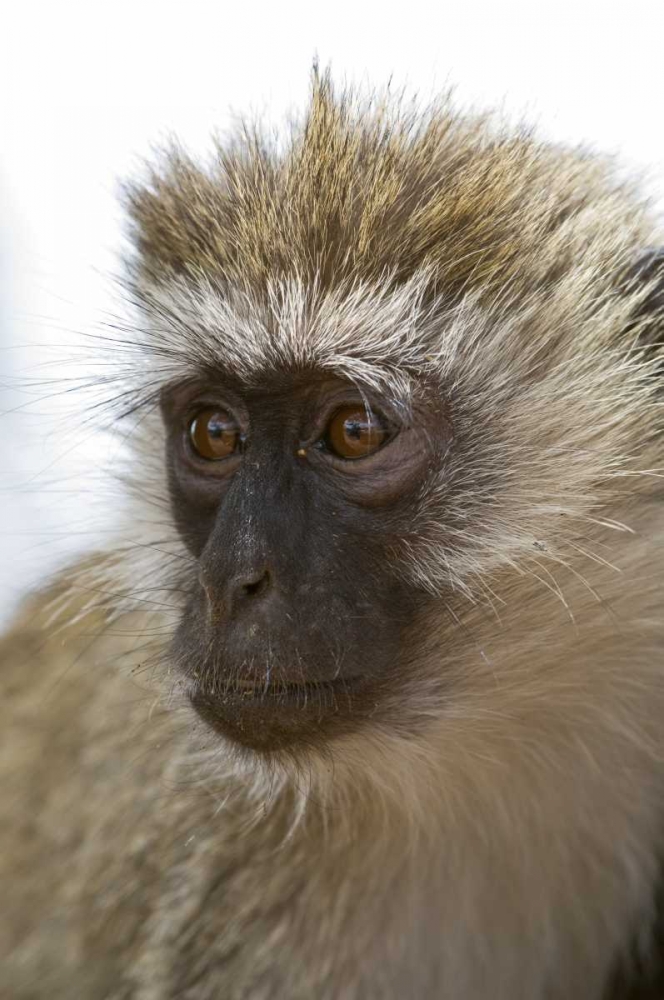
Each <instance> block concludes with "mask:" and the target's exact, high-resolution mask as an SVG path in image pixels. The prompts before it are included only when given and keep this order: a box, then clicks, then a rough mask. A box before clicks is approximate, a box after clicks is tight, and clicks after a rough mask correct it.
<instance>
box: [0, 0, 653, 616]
mask: <svg viewBox="0 0 664 1000" xmlns="http://www.w3.org/2000/svg"><path fill="white" fill-rule="evenodd" d="M663 46H664V2H662V0H637V2H630V3H625V2H621V3H612V2H611V0H604V2H603V3H595V2H584V0H578V2H576V3H564V2H560V3H550V2H546V3H537V2H535V0H531V2H530V3H528V4H520V3H515V2H500V0H486V2H465V3H456V2H455V3H445V2H438V3H424V2H422V0H408V2H403V0H402V2H400V3H394V4H390V3H389V2H388V0H383V2H380V3H378V2H370V3H362V2H360V0H355V2H353V3H349V2H347V0H343V2H337V3H321V4H318V3H314V2H311V3H307V4H296V3H293V2H288V0H286V2H281V3H280V2H273V3H269V4H268V3H262V2H261V3H245V4H244V5H243V4H242V3H241V2H239V0H233V2H231V3H226V2H215V3H196V2H191V0H189V2H186V0H180V2H178V3H169V2H161V3H156V2H155V3H141V2H139V0H136V2H133V3H126V2H113V3H111V2H101V0H96V2H90V0H86V2H85V3H66V2H59V0H50V2H48V3H29V2H25V0H21V2H17V0H13V2H11V3H7V0H5V3H4V4H3V13H2V41H1V42H0V515H1V516H0V619H2V618H3V616H4V617H5V618H6V617H7V616H8V614H9V612H10V610H11V608H12V606H13V605H14V604H15V602H16V600H17V598H18V597H19V595H20V594H21V593H22V592H23V591H24V590H25V588H26V587H28V586H33V585H34V584H35V583H39V582H43V581H44V580H45V579H46V578H47V576H48V573H49V572H51V570H52V568H53V566H54V565H57V563H58V562H59V561H62V559H64V558H66V557H68V555H69V554H70V553H71V552H73V551H76V550H81V549H85V548H86V547H87V546H89V545H90V544H92V540H93V539H94V537H95V532H96V531H97V530H98V529H99V527H100V526H101V525H103V524H106V523H108V522H109V521H111V520H112V519H113V517H114V516H115V511H116V508H117V503H116V502H114V500H113V497H112V491H111V493H110V495H109V492H108V490H107V491H106V493H105V496H106V498H107V500H109V501H110V502H107V503H106V504H105V505H104V504H102V505H101V506H99V507H95V506H94V505H93V504H92V501H91V498H92V497H93V496H94V495H95V493H96V492H97V491H98V488H97V482H98V480H99V479H100V477H103V475H104V472H105V470H106V468H107V467H108V466H109V464H110V465H112V464H113V461H114V455H113V453H112V450H110V451H109V448H108V445H107V443H106V442H105V441H103V440H101V439H97V438H96V436H95V435H94V433H92V434H91V433H90V428H89V427H85V428H83V426H82V425H81V424H80V422H79V420H78V418H76V417H75V416H74V412H75V409H76V408H75V407H74V406H72V402H71V400H70V399H69V398H68V397H67V396H64V397H62V396H54V395H53V392H54V388H53V387H52V386H51V385H50V384H49V380H51V379H52V378H54V377H55V376H57V377H58V378H62V377H65V378H66V377H67V376H68V375H72V374H74V373H75V369H74V367H73V363H72V361H71V360H70V359H71V358H72V356H73V352H74V349H75V345H76V343H77V341H78V340H80V336H81V334H82V333H83V332H84V331H86V330H94V329H97V328H98V327H99V324H100V322H101V321H103V319H104V316H105V315H106V314H107V313H108V312H109V311H111V312H112V311H113V310H114V308H115V305H114V302H113V293H112V286H111V283H110V282H109V281H108V279H107V277H106V275H108V274H109V273H110V272H113V271H114V270H116V269H117V267H116V255H117V253H118V250H119V248H120V246H121V215H120V212H119V210H118V207H117V201H116V191H117V187H116V185H117V180H118V178H122V177H125V176H127V175H128V174H130V173H131V172H132V170H135V169H136V167H137V165H138V164H139V162H140V159H141V157H143V156H145V155H146V154H148V153H149V150H150V147H151V145H152V144H154V143H155V142H157V143H158V142H159V140H160V139H163V138H164V136H165V135H166V134H168V133H169V132H171V131H173V132H175V133H177V134H179V135H180V136H181V137H182V139H183V140H184V141H185V143H187V144H188V145H190V146H191V147H193V148H194V149H197V150H201V151H204V150H205V149H206V148H207V137H208V135H209V133H210V132H211V130H212V129H213V128H214V127H217V128H219V127H220V128H222V129H223V128H224V127H226V126H228V124H229V123H230V121H231V113H232V112H246V111H250V112H254V113H258V114H261V115H264V116H266V117H268V118H271V119H273V120H275V121H278V120H279V119H280V118H281V117H282V116H284V115H285V114H286V113H288V112H292V111H294V110H297V109H298V108H301V107H302V105H303V103H304V101H305V99H306V94H307V88H308V74H309V70H310V66H311V63H312V61H313V58H314V56H315V55H317V56H318V58H319V60H320V62H321V64H323V65H326V64H328V63H330V64H331V66H332V70H333V74H334V76H335V77H336V78H337V79H338V80H343V79H349V80H355V81H358V82H361V83H364V84H365V85H371V84H373V85H378V86H380V85H382V84H384V83H385V82H386V81H387V79H388V77H390V76H391V77H392V79H393V80H394V81H395V83H396V84H398V85H401V84H406V85H407V86H408V87H409V88H410V89H412V90H417V91H419V92H420V93H421V94H422V96H423V98H424V99H426V98H428V97H430V96H431V95H432V94H433V93H434V92H435V91H436V90H437V89H441V88H443V87H446V86H447V85H448V84H449V83H454V84H455V85H456V87H457V94H458V100H459V102H460V103H462V104H464V105H474V106H479V107H486V106H496V105H500V106H502V107H503V108H504V109H505V110H506V111H508V112H509V113H515V114H518V115H524V116H525V117H526V118H528V119H529V120H531V121H536V122H537V123H538V124H539V127H540V130H541V131H542V132H543V133H544V134H547V135H550V136H552V137H555V138H557V139H565V140H569V141H572V142H579V141H586V142H590V143H591V144H592V145H594V146H597V147H599V148H602V149H605V150H608V151H610V152H615V153H617V154H619V156H620V158H621V160H622V161H623V162H624V163H625V164H626V165H627V166H628V168H629V169H631V170H638V171H642V170H643V169H644V168H645V169H646V171H647V173H646V174H645V176H644V184H645V186H646V188H647V190H649V191H650V192H651V193H652V194H653V196H654V197H655V198H657V199H659V202H660V204H662V203H664V83H663V76H664V60H663V59H662V52H663ZM55 360H58V364H57V365H54V361H55ZM44 397H45V398H44Z"/></svg>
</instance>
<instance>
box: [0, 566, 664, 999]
mask: <svg viewBox="0 0 664 1000" xmlns="http://www.w3.org/2000/svg"><path fill="white" fill-rule="evenodd" d="M614 551H615V549H614ZM606 572H607V575H608V571H606ZM626 579H629V573H627V574H626ZM652 583H653V589H652V592H651V599H652V601H653V614H654V612H655V609H656V607H657V600H658V598H657V588H656V581H652ZM579 586H582V585H581V584H579ZM615 588H616V592H615V594H611V596H610V598H607V601H606V605H602V606H600V605H597V607H596V608H593V609H592V619H593V620H592V621H587V622H586V627H587V628H588V629H589V635H588V636H584V629H583V628H579V627H578V626H575V625H574V624H573V623H572V622H570V621H569V620H568V621H567V622H565V619H564V615H563V613H562V612H561V614H560V615H558V616H556V618H555V620H553V621H549V622H548V623H544V621H543V624H542V635H541V636H538V637H537V638H536V640H535V641H533V639H532V637H530V638H529V639H528V641H527V643H526V644H525V646H524V649H523V650H522V651H521V654H520V661H519V662H510V646H511V644H512V643H513V639H514V630H515V628H518V622H519V619H520V617H521V615H522V614H523V603H522V601H523V600H526V601H527V600H528V595H527V594H518V593H515V594H514V601H515V607H513V608H504V609H503V610H504V612H505V619H504V624H505V628H506V630H507V635H508V636H509V641H508V642H507V643H505V646H506V648H505V649H504V650H501V648H500V647H501V645H502V644H501V642H500V641H498V642H497V643H496V644H495V646H494V648H493V649H492V650H491V653H489V652H488V651H487V655H488V656H489V655H490V656H491V668H489V667H487V674H488V675H489V674H490V672H491V671H495V672H496V676H495V678H494V683H495V687H496V691H495V703H494V706H493V710H492V713H491V714H489V715H487V716H486V717H484V718H482V717H481V716H478V717H476V718H474V719H473V723H472V726H469V719H470V718H471V717H472V713H471V711H470V709H468V711H467V713H466V714H465V718H464V717H462V718H461V719H458V718H457V719H454V718H451V719H449V720H448V721H447V723H446V731H445V732H441V733H439V734H438V742H439V746H438V747H437V748H436V749H437V753H435V752H434V748H433V747H432V745H431V741H430V737H429V738H428V739H427V740H426V741H424V740H423V741H422V743H421V744H419V743H417V742H416V744H415V746H411V747H410V748H409V750H410V753H411V754H413V757H414V761H413V765H414V773H415V775H416V777H415V778H414V779H413V777H412V775H413V770H412V769H411V768H408V767H406V766H405V765H404V762H403V759H400V757H399V755H398V753H397V751H398V750H400V751H401V752H402V753H403V748H399V747H398V743H397V744H396V745H395V746H394V747H392V746H390V743H389V741H386V743H385V745H378V746H377V747H373V748H372V747H367V745H366V744H364V745H363V744H362V743H359V742H357V743H356V744H354V741H353V739H352V738H350V739H349V741H348V745H347V746H344V747H341V748H340V749H339V750H338V754H337V758H336V760H335V761H334V762H332V761H330V762H326V763H325V764H323V765H322V766H321V768H320V773H318V774H313V773H309V774H307V773H306V772H304V771H303V772H302V773H301V774H300V775H299V776H298V777H297V778H295V779H294V780H293V781H292V782H285V781H284V780H283V779H282V780H280V779H279V777H278V775H266V776H265V777H264V778H263V779H262V780H261V781H260V782H259V781H258V780H257V779H256V778H255V776H254V777H251V776H245V778H244V780H243V779H242V777H240V776H238V775H237V774H226V773H224V772H225V764H224V761H223V760H219V759H218V757H219V755H218V753H217V752H216V748H215V747H211V746H210V745H209V743H208V742H207V741H206V740H204V739H202V738H201V739H202V743H201V747H200V748H197V751H196V754H193V755H192V752H191V748H190V746H189V743H190V737H191V734H190V729H189V726H188V725H187V724H186V723H187V720H183V718H182V717H181V716H179V715H178V712H163V711H160V712H155V713H151V711H150V710H151V708H152V700H151V698H150V697H149V696H148V695H147V694H146V692H145V690H141V688H140V687H139V686H137V684H136V682H135V681H132V680H130V679H128V678H127V677H125V676H124V675H123V672H122V671H121V670H120V671H118V672H115V673H114V672H107V671H105V670H102V671H100V670H99V665H100V663H101V664H103V663H104V662H105V660H106V659H107V658H108V657H109V656H111V657H112V658H113V659H114V661H115V660H116V659H117V657H118V656H119V655H121V656H124V657H125V658H126V659H127V662H131V659H132V658H131V653H130V650H131V646H132V644H133V643H134V642H135V638H134V637H135V635H136V634H137V633H138V632H139V631H140V629H141V627H142V624H143V623H142V622H141V621H140V620H138V621H132V622H131V625H130V627H128V629H127V631H128V632H129V635H130V637H131V638H125V639H119V638H117V637H115V636H114V637H112V638H111V637H107V638H105V639H102V640H101V642H100V641H98V642H97V643H95V646H94V649H95V652H94V654H89V653H87V654H86V653H85V648H86V647H87V646H88V645H89V643H90V635H91V634H93V635H94V634H96V631H97V630H98V628H99V622H98V621H94V620H93V621H89V620H86V619H83V620H82V621H81V622H80V623H79V624H78V625H77V626H68V627H66V628H65V630H64V631H63V632H62V633H58V636H57V638H56V639H54V640H53V641H52V642H51V643H48V644H46V645H44V643H43V638H42V633H41V631H40V629H39V621H36V622H35V619H34V617H33V616H32V615H31V616H30V622H31V624H30V625H27V623H26V624H25V625H24V626H19V632H18V635H17V636H16V637H12V636H10V637H8V638H7V639H6V640H5V644H4V647H3V649H2V655H3V665H4V667H3V677H4V679H5V680H6V681H7V682H8V690H9V703H10V704H11V706H12V715H13V717H14V723H15V726H16V730H17V733H16V735H15V737H14V739H13V740H12V733H11V730H10V732H9V733H6V738H7V740H8V743H9V746H16V747H19V748H20V749H19V752H20V753H21V754H22V755H24V757H23V759H19V762H18V763H17V758H16V750H14V751H13V754H11V753H10V755H9V757H7V756H5V755H3V762H4V763H5V764H6V770H7V772H8V777H7V776H5V777H4V778H3V788H9V793H8V794H9V801H10V803H11V806H12V808H11V810H10V811H9V813H8V815H7V816H6V819H5V825H6V824H7V823H9V824H10V826H11V827H12V830H13V835H14V836H15V840H13V837H12V838H4V837H3V842H4V844H5V853H4V855H3V858H4V861H5V863H6V866H7V871H6V872H5V873H3V884H4V885H5V886H6V887H7V888H9V889H10V894H9V898H10V899H11V900H12V902H11V903H10V906H9V910H8V911H6V917H8V918H9V919H8V921H7V932H8V933H9V936H10V938H14V942H13V943H14V944H15V948H14V949H12V948H11V947H9V948H8V951H9V953H10V954H11V955H12V959H11V961H9V963H8V964H7V960H5V964H4V965H3V968H4V972H3V977H5V979H4V983H5V985H4V989H5V990H6V993H5V994H4V995H7V996H12V997H16V998H17V1000H19V998H22V997H32V996H35V997H37V996H46V995H48V996H50V997H60V996H62V997H69V996H72V995H76V996H81V997H84V996H85V997H87V996H89V997H109V998H116V997H118V998H119V997H141V998H142V997H145V998H152V997H154V998H166V997H176V996H177V997H180V996H186V997H192V998H199V997H200V998H202V1000H203V998H205V1000H206V998H208V997H210V998H213V997H214V998H216V997H218V996H223V997H252V998H253V997H273V996H274V997H280V996H284V997H286V996H288V997H300V996H301V997H303V998H304V997H308V996H316V997H321V998H324V997H328V996H329V997H330V998H332V997H337V996H344V997H345V996H348V997H352V996H357V997H374V996H375V997H376V998H383V997H385V998H387V997H395V998H396V997H402V996H404V995H412V996H418V997H420V996H421V997H428V996H431V997H439V996H440V997H447V996H450V997H456V996H469V997H478V998H480V997H484V996H486V997H487V998H488V997H492V998H494V997H496V998H497V997H502V996H505V997H506V998H507V997H510V998H516V997H524V998H531V997H536V996H547V997H549V996H551V997H555V996H560V997H565V998H572V997H577V996H578V997H579V998H581V997H584V998H585V997H592V996H597V997H604V996H608V995H609V994H608V992H606V991H607V989H608V986H607V984H608V982H609V981H610V980H611V978H612V976H613V974H614V973H615V970H616V969H617V968H618V967H619V966H620V965H622V964H628V963H629V961H630V956H629V949H630V948H632V947H636V946H638V938H639V936H640V934H641V933H643V930H642V929H643V928H647V926H648V924H649V921H650V920H651V909H650V908H651V906H652V886H653V883H656V881H657V878H658V865H659V851H660V830H661V814H660V810H659V805H658V795H657V791H658V788H659V786H660V783H661V775H660V772H659V765H658V762H657V761H656V760H655V759H654V758H653V751H652V746H653V745H655V743H656V742H657V741H658V740H659V738H660V734H659V732H658V724H657V720H658V713H659V711H660V710H661V706H660V705H659V703H658V695H659V694H660V692H659V690H658V687H657V677H656V676H655V677H654V678H652V677H650V676H649V675H650V673H651V671H652V669H653V668H652V666H651V662H650V658H651V656H652V654H653V651H654V650H656V649H657V644H658V642H659V623H656V625H653V624H652V623H651V626H650V630H651V634H650V635H649V634H648V627H647V625H644V623H643V621H640V624H639V635H638V639H637V638H635V635H634V633H631V632H630V633H628V634H624V635H622V636H621V641H622V642H623V643H624V652H623V655H624V657H625V663H623V661H622V660H621V656H620V652H621V651H620V649H619V648H617V646H616V635H615V632H614V630H613V626H612V625H611V624H610V623H609V624H607V622H606V618H607V615H608V614H609V612H608V610H607V608H608V606H610V608H611V614H614V615H620V614H621V603H622V601H624V600H625V596H626V591H627V593H628V594H629V588H626V587H625V581H624V580H622V579H620V580H616V581H615ZM577 598H578V599H580V600H583V598H582V597H581V594H579V595H577ZM631 599H636V595H634V594H630V595H629V597H628V600H631ZM530 600H531V601H532V595H531V596H530ZM592 600H593V599H592V597H589V598H588V603H590V602H591V601H592ZM647 600H648V594H647V591H646V592H643V591H641V592H640V594H639V596H638V603H639V609H640V615H643V619H647V618H648V605H647ZM563 612H564V609H563ZM62 613H63V614H66V613H67V611H66V609H65V610H64V611H63V612H62ZM511 616H513V617H514V622H513V623H512V622H510V621H509V619H510V617H511ZM134 617H136V616H134ZM146 625H149V627H150V628H154V621H153V620H151V621H150V622H149V623H146ZM121 628H122V626H121V625H120V626H118V630H121ZM31 629H34V630H35V631H34V633H33V634H31ZM598 631H601V633H602V634H603V635H605V637H606V653H604V652H603V650H602V648H601V646H599V645H598ZM549 635H551V636H552V637H555V641H553V640H552V639H549ZM637 641H638V642H639V643H641V644H642V654H641V655H642V656H643V674H642V677H641V680H640V682H639V684H638V685H635V684H634V675H633V668H634V665H635V656H638V655H639V654H638V653H636V652H635V651H636V642H637ZM587 643H589V644H590V648H589V649H588V648H587V645H586V644H587ZM54 647H55V648H54ZM123 647H128V648H123ZM529 647H530V648H529ZM545 649H546V650H547V651H548V654H547V655H545V654H544V650H545ZM81 650H83V655H81ZM512 652H513V650H512ZM529 656H533V657H537V662H538V671H539V670H542V671H544V674H545V675H546V673H548V671H554V672H555V673H556V675H557V680H558V683H557V690H555V691H554V690H553V689H552V686H551V685H550V684H546V683H544V681H543V680H542V679H541V678H540V679H538V678H537V677H535V678H533V680H532V686H531V689H530V690H528V691H524V690H523V688H522V687H521V686H520V685H519V687H521V689H520V690H519V689H518V688H517V690H511V691H510V690H509V683H508V684H507V688H508V689H507V690H506V691H503V692H502V695H501V681H506V680H507V679H508V678H509V677H510V675H511V674H512V672H514V674H515V677H516V678H518V677H519V674H520V673H521V672H522V671H523V670H527V669H528V665H529V660H528V657H529ZM134 658H135V654H134ZM72 659H73V660H74V661H75V665H74V668H73V669H72V666H71V662H72ZM26 663H29V664H30V669H31V670H32V671H33V677H34V678H36V679H38V687H36V688H32V689H31V690H30V691H29V692H26V691H25V690H24V689H22V675H23V673H24V670H25V669H26V668H25V664H26ZM625 664H627V666H625ZM13 665H14V666H15V669H13V670H11V671H10V670H9V668H10V667H11V666H13ZM628 668H629V669H628ZM17 693H18V697H17ZM4 701H5V704H6V703H7V695H5V698H4ZM44 703H48V704H49V706H50V707H51V713H52V714H50V717H49V719H48V720H45V719H44V717H43V710H42V706H43V704H44ZM485 711H486V710H485ZM631 718H638V719H639V725H638V726H637V727H633V726H632V724H631V723H630V719H631ZM648 720H651V721H650V723H649V722H648ZM3 728H4V727H3ZM617 733H618V734H619V738H617V736H616V734H617ZM369 754H371V757H369ZM207 757H210V758H211V761H208V762H207V763H206V766H205V767H203V768H202V763H201V759H204V758H207ZM25 758H28V759H27V760H26V759H25ZM199 758H201V759H199ZM371 758H372V759H371ZM360 764H362V769H360ZM372 766H373V768H374V769H375V780H376V782H378V780H379V778H380V780H381V785H379V786H378V787H379V789H380V793H379V794H378V795H376V793H375V791H374V792H373V794H372V793H371V784H372V782H371V781H369V782H367V778H366V776H365V771H366V769H367V768H369V773H370V774H371V767H372ZM400 767H401V768H404V772H405V773H404V775H403V778H402V783H401V782H400V780H399V779H400V777H401V776H400V775H399V774H398V773H395V772H398V770H399V768H400ZM201 768H202V770H201ZM26 773H27V774H29V775H31V779H30V781H29V782H26V781H25V774H26ZM388 775H389V777H390V780H391V782H392V787H390V783H389V782H388ZM381 776H382V777H381ZM381 786H382V787H381ZM5 794H7V792H6V793H5ZM305 795H308V797H309V801H307V804H306V808H304V812H303V814H302V815H300V813H301V811H302V809H303V801H302V799H303V797H304V796H305ZM598 815H600V816H601V817H602V823H600V824H597V823H596V819H597V816H598ZM45 856H48V864H47V865H45V864H44V859H45ZM14 891H15V893H16V895H15V896H14ZM6 945H7V942H5V946H6ZM7 977H8V978H7ZM621 995H622V994H621ZM627 995H628V994H627V992H625V994H624V996H627ZM635 995H640V994H635ZM643 995H644V996H646V995H648V994H646V993H644V994H643ZM653 995H655V994H653Z"/></svg>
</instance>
